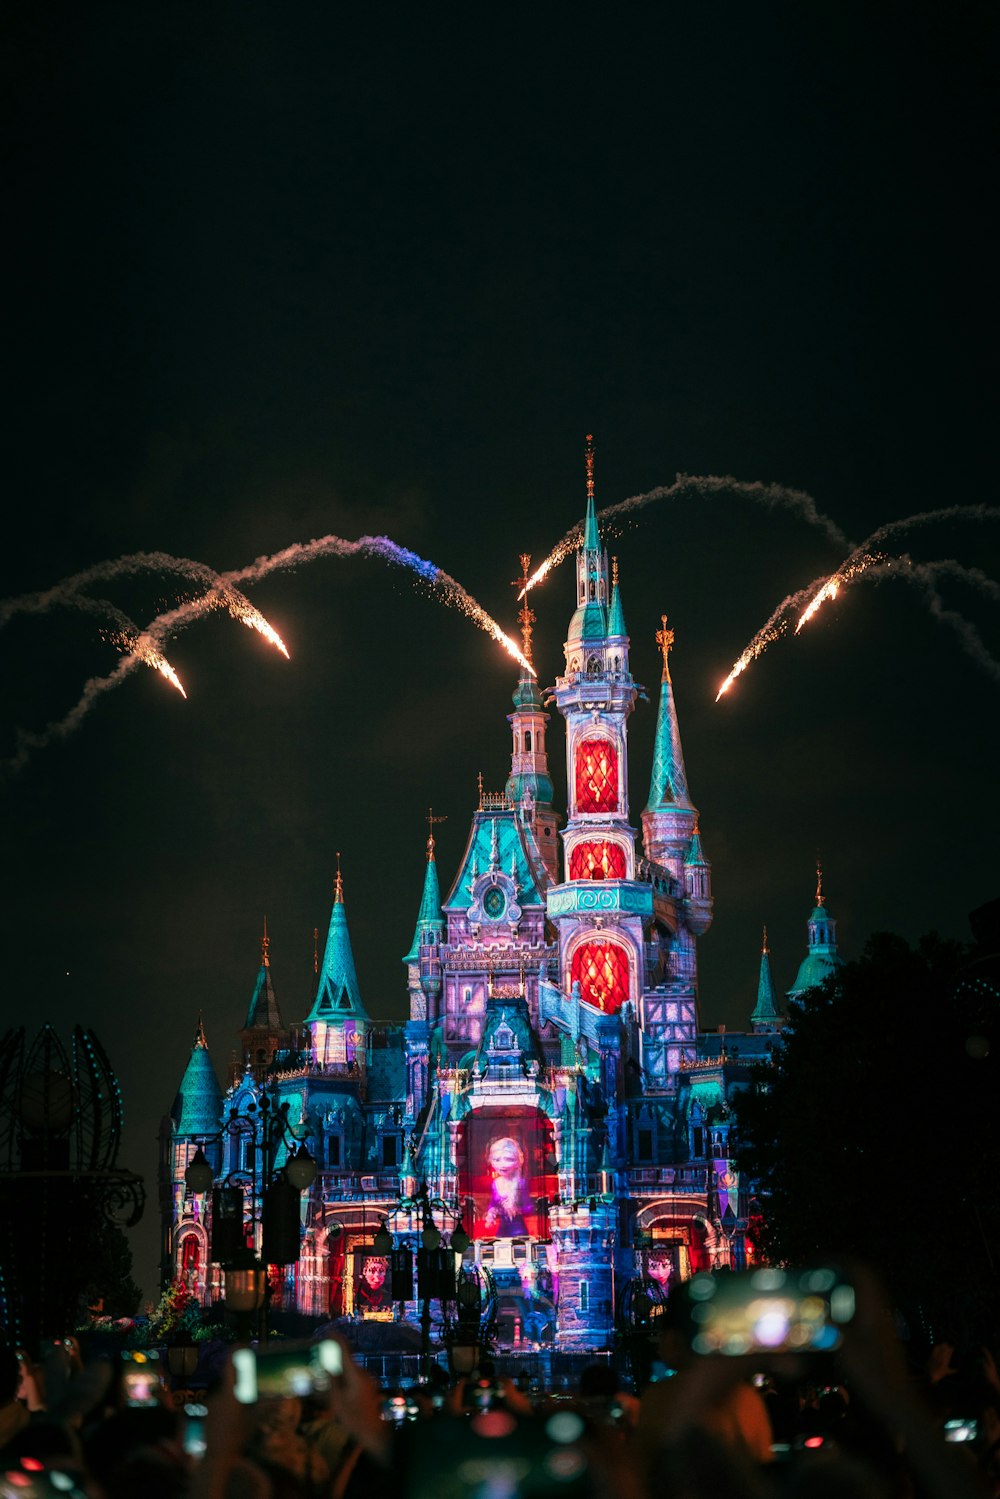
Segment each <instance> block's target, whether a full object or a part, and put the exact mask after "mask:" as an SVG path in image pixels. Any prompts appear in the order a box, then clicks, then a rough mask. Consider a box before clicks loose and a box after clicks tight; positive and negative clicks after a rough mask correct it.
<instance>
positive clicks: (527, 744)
mask: <svg viewBox="0 0 1000 1499" xmlns="http://www.w3.org/2000/svg"><path fill="white" fill-rule="evenodd" d="M524 753H525V754H526V755H530V754H531V730H530V729H525V731H524Z"/></svg>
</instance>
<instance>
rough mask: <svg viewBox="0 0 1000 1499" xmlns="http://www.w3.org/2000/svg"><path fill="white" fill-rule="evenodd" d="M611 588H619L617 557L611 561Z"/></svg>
mask: <svg viewBox="0 0 1000 1499" xmlns="http://www.w3.org/2000/svg"><path fill="white" fill-rule="evenodd" d="M611 586H612V588H617V587H618V558H617V557H612V559H611Z"/></svg>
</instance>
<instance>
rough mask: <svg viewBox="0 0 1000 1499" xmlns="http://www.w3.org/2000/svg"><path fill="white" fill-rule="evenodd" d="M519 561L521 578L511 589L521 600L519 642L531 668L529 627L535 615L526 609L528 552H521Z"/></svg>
mask: <svg viewBox="0 0 1000 1499" xmlns="http://www.w3.org/2000/svg"><path fill="white" fill-rule="evenodd" d="M520 561H521V576H520V577H519V578H517V579H515V581H514V583H513V584H512V587H514V588H516V589H517V596H518V598H519V599H521V600H523V602H522V604H521V612H520V613H519V614H518V616H517V622H518V624H519V625H520V626H521V640H522V642H523V646H522V649H523V650H524V654H525V656H526V657H527V659H528V665H529V666H532V667H533V666H534V664H535V663H534V662H533V660H532V659H531V627H532V625H533V624H534V623H535V615H534V612H533V611H532V610H531V609H529V608H528V568H529V567H530V565H531V554H530V552H522V553H521V558H520Z"/></svg>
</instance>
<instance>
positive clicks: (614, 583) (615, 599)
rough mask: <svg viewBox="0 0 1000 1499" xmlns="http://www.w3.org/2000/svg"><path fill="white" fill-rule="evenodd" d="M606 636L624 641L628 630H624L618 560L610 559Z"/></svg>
mask: <svg viewBox="0 0 1000 1499" xmlns="http://www.w3.org/2000/svg"><path fill="white" fill-rule="evenodd" d="M608 636H609V638H610V639H612V640H619V639H625V638H626V637H627V636H628V630H626V628H625V614H624V611H623V609H622V596H621V592H620V590H619V588H618V558H617V557H612V559H611V604H610V606H609V608H608Z"/></svg>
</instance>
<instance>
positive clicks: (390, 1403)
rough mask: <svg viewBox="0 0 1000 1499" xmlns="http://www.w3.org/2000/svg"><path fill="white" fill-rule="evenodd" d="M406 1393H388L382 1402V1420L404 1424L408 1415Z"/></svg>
mask: <svg viewBox="0 0 1000 1499" xmlns="http://www.w3.org/2000/svg"><path fill="white" fill-rule="evenodd" d="M406 1407H407V1400H406V1396H405V1395H388V1396H387V1397H386V1398H385V1400H383V1402H382V1420H383V1421H388V1422H389V1423H390V1425H392V1426H402V1424H403V1422H404V1421H405V1420H406V1416H407V1409H406Z"/></svg>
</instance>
